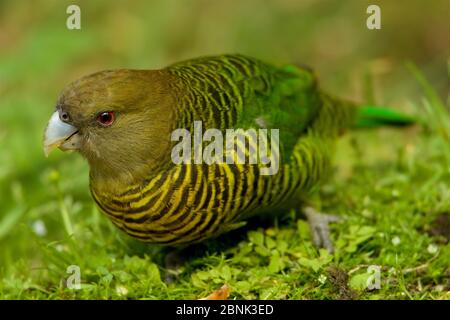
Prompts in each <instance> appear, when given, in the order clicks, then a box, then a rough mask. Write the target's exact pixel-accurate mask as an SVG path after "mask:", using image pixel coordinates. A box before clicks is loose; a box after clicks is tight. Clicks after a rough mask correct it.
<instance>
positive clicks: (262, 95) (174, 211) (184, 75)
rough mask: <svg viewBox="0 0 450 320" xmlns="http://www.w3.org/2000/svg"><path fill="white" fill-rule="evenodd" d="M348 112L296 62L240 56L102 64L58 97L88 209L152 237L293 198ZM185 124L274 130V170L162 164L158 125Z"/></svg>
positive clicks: (206, 233)
mask: <svg viewBox="0 0 450 320" xmlns="http://www.w3.org/2000/svg"><path fill="white" fill-rule="evenodd" d="M355 110H356V108H355V107H354V106H353V105H352V104H350V103H346V102H342V101H340V100H337V99H335V98H332V97H331V96H329V95H327V94H325V93H323V92H322V91H321V90H320V89H319V87H318V84H317V81H316V78H315V76H314V74H313V73H312V72H311V71H310V70H308V69H304V68H297V67H293V66H281V67H277V66H273V65H269V64H266V63H263V62H261V61H259V60H257V59H253V58H249V57H245V56H242V55H222V56H217V57H207V58H200V59H194V60H189V61H186V62H182V63H177V64H174V65H172V66H169V67H167V68H165V69H161V70H156V71H143V70H115V71H104V72H100V73H97V74H93V75H90V76H87V77H85V78H82V79H80V80H78V81H77V82H75V83H73V84H71V85H69V86H68V87H67V88H66V89H65V90H64V92H63V93H62V95H61V97H60V99H59V100H58V112H60V113H61V112H65V113H67V114H68V115H70V117H69V118H70V120H67V121H65V122H67V123H68V124H70V125H71V126H73V127H76V128H77V130H78V131H77V132H76V135H77V136H80V137H79V138H78V139H79V140H77V141H76V146H77V150H79V151H80V152H81V153H82V154H83V155H84V156H85V157H86V158H87V160H88V161H89V164H90V167H91V173H90V176H91V179H90V188H91V193H92V196H93V198H94V200H95V202H96V204H97V205H98V207H99V208H100V209H101V211H102V212H104V213H105V214H106V215H107V216H108V217H109V218H110V219H111V220H112V221H113V223H114V224H115V225H116V226H118V227H119V228H120V229H122V230H124V231H125V232H126V233H128V234H129V235H131V236H133V237H136V238H138V239H140V240H143V241H147V242H151V243H158V244H163V245H186V244H191V243H195V242H199V241H202V240H205V239H208V238H210V237H213V236H216V235H218V234H221V233H224V232H226V231H228V230H231V229H233V228H235V227H237V226H239V225H240V221H242V220H244V219H245V218H247V217H248V216H250V215H254V214H259V213H263V212H267V211H276V210H278V211H282V210H284V209H286V210H287V209H289V208H291V207H295V206H298V199H300V196H301V195H302V194H305V193H307V192H308V191H309V190H310V189H311V188H312V187H313V186H315V185H317V184H318V183H319V182H320V180H321V178H322V177H324V176H326V175H327V172H328V171H329V169H330V158H331V156H332V150H333V145H334V141H335V139H336V138H337V136H338V135H339V134H340V133H341V132H342V131H343V130H344V129H345V128H347V127H349V126H350V124H351V123H352V122H353V120H354V118H355ZM104 111H111V112H115V114H116V117H117V119H116V121H115V123H114V124H112V125H111V126H108V127H105V126H102V125H98V123H96V121H95V116H96V115H97V114H98V113H99V112H104ZM194 121H202V123H203V129H204V130H206V129H208V128H217V129H219V130H220V131H222V132H223V133H225V131H226V129H229V128H243V129H250V128H266V129H273V128H275V129H279V132H280V145H279V147H280V159H281V160H280V161H281V162H280V169H279V171H278V173H276V174H274V175H262V174H261V173H260V168H261V164H226V163H224V164H218V163H215V164H211V165H207V164H178V165H176V164H174V163H173V162H172V161H171V160H170V151H171V148H172V147H173V145H174V142H172V141H171V140H170V133H171V132H172V131H173V130H175V129H177V128H186V129H188V130H191V132H192V130H193V129H194ZM248 138H249V141H248V143H245V144H238V148H240V149H241V150H242V151H243V152H244V153H245V154H246V155H247V156H249V152H250V150H254V148H255V147H256V141H255V140H254V139H253V138H252V137H251V136H249V137H248ZM70 139H72V138H70ZM67 144H68V143H67V142H65V145H67ZM66 148H69V147H66ZM275 156H276V155H275V154H272V157H275Z"/></svg>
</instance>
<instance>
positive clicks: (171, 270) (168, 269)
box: [164, 250, 186, 284]
mask: <svg viewBox="0 0 450 320" xmlns="http://www.w3.org/2000/svg"><path fill="white" fill-rule="evenodd" d="M185 262H186V259H185V257H184V255H183V254H182V252H180V250H173V251H170V252H169V253H167V254H166V256H165V258H164V266H165V274H164V280H165V282H166V283H167V284H170V283H174V282H175V280H176V279H177V278H178V276H179V275H180V273H181V271H182V267H183V265H184V264H185Z"/></svg>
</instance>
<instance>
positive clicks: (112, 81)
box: [44, 70, 174, 179]
mask: <svg viewBox="0 0 450 320" xmlns="http://www.w3.org/2000/svg"><path fill="white" fill-rule="evenodd" d="M169 85H170V79H169V76H168V75H167V74H165V73H164V72H163V71H143V70H113V71H102V72H99V73H95V74H92V75H89V76H86V77H83V78H81V79H79V80H77V81H75V82H73V83H72V84H70V85H68V86H67V87H66V88H65V89H64V90H63V92H62V93H61V95H60V97H59V99H58V101H57V104H56V111H55V112H54V113H53V115H52V116H51V118H50V121H49V123H48V125H47V128H46V130H45V135H44V152H45V154H46V155H47V156H48V154H49V153H50V152H51V151H52V150H53V149H56V148H59V149H61V150H63V151H66V150H75V151H78V152H79V153H81V154H82V155H83V156H84V157H85V158H86V159H87V160H88V162H89V165H90V169H91V174H93V175H95V176H98V177H104V178H106V177H108V178H110V179H111V178H114V177H118V175H122V174H123V175H125V176H126V175H128V176H129V177H130V178H133V177H136V176H137V175H139V174H141V175H146V174H147V175H148V173H149V170H152V169H153V170H154V169H155V168H156V167H158V166H159V165H160V164H161V163H163V162H164V160H165V157H166V156H167V155H169V156H170V147H171V144H170V133H171V131H172V130H173V125H174V120H173V119H174V109H173V108H172V106H173V104H174V102H173V98H172V95H171V94H170V91H171V90H170V87H169Z"/></svg>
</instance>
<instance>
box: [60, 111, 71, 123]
mask: <svg viewBox="0 0 450 320" xmlns="http://www.w3.org/2000/svg"><path fill="white" fill-rule="evenodd" d="M60 118H61V120H62V121H64V122H67V121H69V120H70V117H69V114H68V113H67V112H65V111H63V112H61V113H60Z"/></svg>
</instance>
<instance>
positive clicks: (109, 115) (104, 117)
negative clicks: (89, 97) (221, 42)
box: [97, 111, 116, 127]
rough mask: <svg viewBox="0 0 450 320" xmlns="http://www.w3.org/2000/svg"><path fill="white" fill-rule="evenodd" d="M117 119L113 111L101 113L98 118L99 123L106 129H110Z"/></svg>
mask: <svg viewBox="0 0 450 320" xmlns="http://www.w3.org/2000/svg"><path fill="white" fill-rule="evenodd" d="M115 119H116V115H115V114H114V112H112V111H107V112H101V113H99V114H98V116H97V122H98V123H99V124H101V125H102V126H104V127H109V126H110V125H112V124H113V122H114V120H115Z"/></svg>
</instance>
